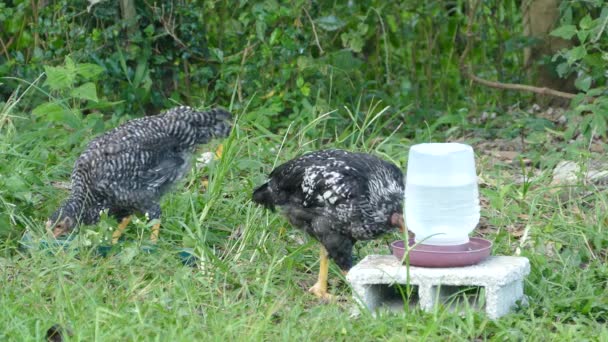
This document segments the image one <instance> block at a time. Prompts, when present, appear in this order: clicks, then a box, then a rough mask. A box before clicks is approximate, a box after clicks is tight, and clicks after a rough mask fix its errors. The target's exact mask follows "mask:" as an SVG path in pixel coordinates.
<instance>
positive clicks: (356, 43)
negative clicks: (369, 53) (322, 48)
mask: <svg viewBox="0 0 608 342" xmlns="http://www.w3.org/2000/svg"><path fill="white" fill-rule="evenodd" d="M340 38H342V45H344V47H346V48H349V49H351V50H353V51H354V52H361V50H363V44H364V42H363V39H362V38H361V36H360V35H359V34H358V33H357V32H356V31H348V32H346V33H342V34H341V35H340Z"/></svg>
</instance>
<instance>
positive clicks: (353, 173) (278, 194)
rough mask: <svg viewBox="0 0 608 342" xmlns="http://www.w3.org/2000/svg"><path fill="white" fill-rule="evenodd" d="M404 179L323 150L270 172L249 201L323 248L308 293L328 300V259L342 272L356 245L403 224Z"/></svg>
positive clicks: (391, 168) (388, 168)
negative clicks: (276, 212) (280, 215)
mask: <svg viewBox="0 0 608 342" xmlns="http://www.w3.org/2000/svg"><path fill="white" fill-rule="evenodd" d="M404 188H405V185H404V178H403V173H402V172H401V170H400V169H399V168H398V167H397V166H396V165H394V164H392V163H389V162H387V161H384V160H381V159H379V158H377V157H375V156H372V155H369V154H364V153H353V152H347V151H342V150H323V151H316V152H312V153H308V154H305V155H303V156H300V157H299V158H296V159H293V160H290V161H288V162H286V163H285V164H283V165H280V166H279V167H277V168H276V169H274V170H273V171H272V173H271V174H270V177H269V180H268V182H266V183H265V184H263V185H261V186H260V187H259V188H257V189H256V190H255V191H254V193H253V201H254V202H256V203H259V204H262V205H264V206H265V207H267V208H269V209H271V210H274V209H275V207H278V208H279V209H280V210H281V211H282V213H283V214H284V215H285V216H286V217H287V219H288V220H289V222H290V223H291V224H292V225H293V226H295V227H297V228H299V229H302V230H304V231H305V232H306V233H308V234H310V235H312V236H313V237H314V238H315V239H317V240H318V241H319V242H320V243H321V245H322V246H321V255H320V269H319V278H318V280H317V282H316V284H315V285H314V286H313V287H312V288H311V289H310V292H312V293H314V294H315V295H316V296H317V297H320V298H324V299H328V298H330V297H331V296H330V295H329V294H328V292H327V273H328V256H329V258H331V259H332V260H334V261H335V262H336V264H337V265H338V266H339V267H340V268H341V269H342V271H343V272H347V271H348V270H349V269H350V268H351V267H352V249H353V245H354V243H355V242H356V241H357V240H370V239H373V238H376V237H378V236H379V235H381V234H382V233H385V232H388V231H390V230H391V229H393V228H400V229H401V230H402V231H403V230H404V229H405V225H404V221H403V201H404Z"/></svg>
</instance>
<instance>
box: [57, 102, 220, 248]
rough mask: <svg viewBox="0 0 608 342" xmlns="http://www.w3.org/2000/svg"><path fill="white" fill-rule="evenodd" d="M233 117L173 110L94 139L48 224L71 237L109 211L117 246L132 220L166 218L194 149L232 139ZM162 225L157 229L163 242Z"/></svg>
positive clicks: (216, 112) (216, 111) (182, 108)
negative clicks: (165, 204) (167, 200)
mask: <svg viewBox="0 0 608 342" xmlns="http://www.w3.org/2000/svg"><path fill="white" fill-rule="evenodd" d="M231 117H232V116H231V114H230V113H228V112H227V111H225V110H223V109H212V110H209V111H204V112H202V111H197V110H195V109H192V108H190V107H185V106H180V107H175V108H172V109H170V110H168V111H166V112H164V113H161V114H159V115H155V116H148V117H143V118H139V119H134V120H130V121H128V122H126V123H125V124H123V125H121V126H119V127H116V128H114V129H112V130H111V131H108V132H106V133H105V134H103V135H101V136H99V137H97V138H95V139H94V140H92V141H91V142H90V143H89V145H88V146H87V148H86V150H85V151H84V152H83V153H82V154H81V155H80V157H79V158H78V159H77V160H76V163H75V165H74V170H73V171H72V186H71V193H70V196H69V198H68V199H67V200H66V201H65V202H64V203H63V204H62V205H61V206H60V207H59V209H57V210H56V211H55V212H54V213H53V214H52V215H51V217H50V218H49V220H48V221H47V223H46V228H47V230H48V231H50V232H51V233H52V234H53V236H55V237H58V236H60V235H64V234H67V233H70V232H71V231H72V230H73V229H74V228H75V227H76V226H77V225H79V224H94V223H96V222H98V221H99V216H100V213H101V212H102V211H103V210H106V209H107V210H108V213H109V215H111V216H114V217H116V218H117V219H118V220H119V222H120V224H119V225H118V229H117V230H116V231H115V232H114V233H113V236H112V241H113V243H116V241H117V240H118V238H119V237H120V235H121V234H122V232H123V231H124V229H125V228H126V226H127V225H128V224H129V221H130V219H131V215H132V214H134V213H142V214H145V215H146V216H147V218H148V219H149V220H154V219H160V217H161V208H160V205H159V200H160V198H161V196H162V195H163V194H164V193H166V192H167V191H168V190H169V189H170V187H171V185H172V184H174V183H175V182H176V181H178V180H179V179H181V178H182V177H183V176H184V175H185V174H186V173H187V172H188V171H189V162H190V158H191V154H192V153H193V151H194V148H195V147H196V146H197V145H199V144H204V143H207V142H209V141H210V140H211V139H212V138H214V137H218V138H219V137H226V136H227V135H228V134H229V133H230V129H231ZM159 229H160V224H159V223H157V224H155V225H154V226H153V228H152V236H151V240H152V241H156V240H157V238H158V234H159Z"/></svg>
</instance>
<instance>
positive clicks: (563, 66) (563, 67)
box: [556, 62, 570, 77]
mask: <svg viewBox="0 0 608 342" xmlns="http://www.w3.org/2000/svg"><path fill="white" fill-rule="evenodd" d="M556 70H557V74H558V75H559V77H564V76H566V75H567V74H568V72H569V71H570V67H569V65H568V63H566V62H564V63H560V64H558V65H557V68H556Z"/></svg>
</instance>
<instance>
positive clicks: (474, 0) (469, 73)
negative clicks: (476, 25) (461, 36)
mask: <svg viewBox="0 0 608 342" xmlns="http://www.w3.org/2000/svg"><path fill="white" fill-rule="evenodd" d="M479 2H480V1H479V0H471V2H470V6H469V13H468V15H467V33H466V35H467V44H466V46H465V48H464V51H463V52H462V54H461V55H460V59H459V67H460V73H461V75H463V76H464V77H466V78H468V79H470V80H471V81H473V82H476V83H479V84H482V85H485V86H488V87H491V88H497V89H507V90H519V91H528V92H532V93H536V94H541V95H551V96H555V97H561V98H565V99H573V98H574V97H575V96H576V95H577V94H572V93H566V92H563V91H559V90H555V89H550V88H545V87H535V86H531V85H526V84H517V83H502V82H495V81H489V80H485V79H483V78H481V77H478V76H476V75H475V73H474V72H473V70H472V68H471V66H470V65H466V58H467V56H468V54H469V52H470V51H471V48H472V46H473V37H474V36H475V34H474V33H473V21H474V19H475V13H477V7H478V6H479Z"/></svg>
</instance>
